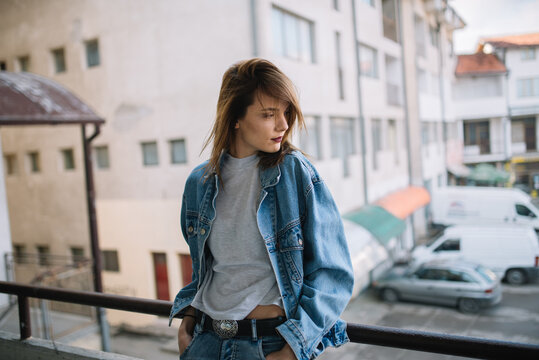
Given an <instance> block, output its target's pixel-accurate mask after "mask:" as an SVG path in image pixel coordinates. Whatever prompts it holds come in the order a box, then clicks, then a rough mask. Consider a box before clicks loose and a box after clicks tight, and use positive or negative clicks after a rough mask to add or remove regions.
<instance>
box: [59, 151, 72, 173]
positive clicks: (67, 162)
mask: <svg viewBox="0 0 539 360" xmlns="http://www.w3.org/2000/svg"><path fill="white" fill-rule="evenodd" d="M62 160H63V162H64V170H73V169H75V156H74V155H73V149H63V150H62Z"/></svg>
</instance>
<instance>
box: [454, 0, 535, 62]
mask: <svg viewBox="0 0 539 360" xmlns="http://www.w3.org/2000/svg"><path fill="white" fill-rule="evenodd" d="M449 5H450V6H452V7H453V9H455V10H456V11H457V13H458V14H459V15H460V17H461V18H462V19H463V20H464V22H465V23H466V27H465V28H464V29H462V30H457V31H455V33H454V38H453V43H454V47H455V52H456V53H457V54H471V53H474V52H475V48H476V47H477V44H478V42H479V39H480V38H482V37H492V36H498V35H514V34H526V33H533V32H539V0H449Z"/></svg>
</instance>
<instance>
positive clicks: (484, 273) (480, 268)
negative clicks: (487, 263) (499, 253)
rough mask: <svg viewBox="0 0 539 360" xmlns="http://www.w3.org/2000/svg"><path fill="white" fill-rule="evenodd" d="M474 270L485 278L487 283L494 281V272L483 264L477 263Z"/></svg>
mask: <svg viewBox="0 0 539 360" xmlns="http://www.w3.org/2000/svg"><path fill="white" fill-rule="evenodd" d="M475 271H477V272H478V273H479V275H481V277H482V278H483V279H485V280H486V281H487V282H488V283H493V282H494V281H496V274H494V273H493V272H492V270H490V269H487V268H486V267H484V266H481V265H478V266H477V267H476V268H475Z"/></svg>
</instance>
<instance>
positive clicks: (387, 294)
mask: <svg viewBox="0 0 539 360" xmlns="http://www.w3.org/2000/svg"><path fill="white" fill-rule="evenodd" d="M382 300H384V301H385V302H390V303H394V302H397V301H399V294H398V293H397V291H395V290H393V289H390V288H385V289H383V290H382Z"/></svg>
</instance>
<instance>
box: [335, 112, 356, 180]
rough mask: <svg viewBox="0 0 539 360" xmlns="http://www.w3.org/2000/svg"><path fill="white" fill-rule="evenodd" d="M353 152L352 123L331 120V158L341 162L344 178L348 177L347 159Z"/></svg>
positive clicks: (354, 148) (344, 120) (353, 136)
mask: <svg viewBox="0 0 539 360" xmlns="http://www.w3.org/2000/svg"><path fill="white" fill-rule="evenodd" d="M355 152H356V145H355V132H354V121H353V120H352V119H343V118H333V119H331V156H332V157H333V158H339V159H341V160H342V164H343V176H345V177H346V176H348V175H350V168H349V165H348V157H349V156H350V155H352V154H355Z"/></svg>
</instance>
